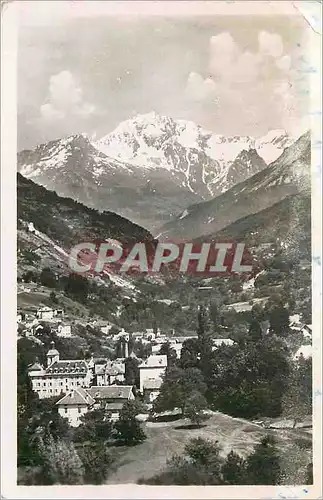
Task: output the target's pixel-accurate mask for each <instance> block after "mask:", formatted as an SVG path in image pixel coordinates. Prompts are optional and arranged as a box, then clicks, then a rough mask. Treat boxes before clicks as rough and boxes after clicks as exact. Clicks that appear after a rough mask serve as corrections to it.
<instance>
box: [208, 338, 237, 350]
mask: <svg viewBox="0 0 323 500" xmlns="http://www.w3.org/2000/svg"><path fill="white" fill-rule="evenodd" d="M212 344H213V347H212V351H214V350H215V349H217V348H218V347H220V346H221V345H233V344H234V340H232V339H212Z"/></svg>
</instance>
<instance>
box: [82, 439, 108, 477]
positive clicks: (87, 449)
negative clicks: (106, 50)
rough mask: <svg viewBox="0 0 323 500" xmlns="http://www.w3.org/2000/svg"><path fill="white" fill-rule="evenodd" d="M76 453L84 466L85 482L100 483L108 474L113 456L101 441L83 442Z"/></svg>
mask: <svg viewBox="0 0 323 500" xmlns="http://www.w3.org/2000/svg"><path fill="white" fill-rule="evenodd" d="M78 454H79V456H80V458H81V460H82V463H83V467H84V483H85V484H102V483H103V482H104V481H105V479H106V477H107V474H108V470H109V467H110V465H111V464H112V462H113V456H112V454H111V452H110V451H109V450H108V449H107V447H106V445H105V444H104V443H102V442H98V443H94V444H93V443H88V444H83V445H82V446H81V447H80V448H79V449H78Z"/></svg>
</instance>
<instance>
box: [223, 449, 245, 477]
mask: <svg viewBox="0 0 323 500" xmlns="http://www.w3.org/2000/svg"><path fill="white" fill-rule="evenodd" d="M221 472H222V476H223V482H224V483H225V484H232V485H236V484H246V464H245V461H244V459H243V458H242V457H240V455H238V454H237V453H235V452H234V451H230V453H229V454H228V455H227V458H226V460H225V462H224V464H223V465H222V468H221Z"/></svg>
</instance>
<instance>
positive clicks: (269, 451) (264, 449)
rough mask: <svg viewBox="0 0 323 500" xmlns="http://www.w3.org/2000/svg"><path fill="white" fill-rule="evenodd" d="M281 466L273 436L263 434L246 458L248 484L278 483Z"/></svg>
mask: <svg viewBox="0 0 323 500" xmlns="http://www.w3.org/2000/svg"><path fill="white" fill-rule="evenodd" d="M280 478H281V468H280V459H279V454H278V450H277V448H276V443H275V440H274V438H272V437H271V436H270V435H267V436H265V437H264V438H263V439H262V440H261V442H260V444H258V445H257V446H256V447H255V449H254V452H253V453H252V454H251V455H249V457H248V459H247V481H248V484H262V485H268V484H270V485H275V484H279V482H280Z"/></svg>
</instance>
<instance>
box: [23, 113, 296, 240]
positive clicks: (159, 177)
mask: <svg viewBox="0 0 323 500" xmlns="http://www.w3.org/2000/svg"><path fill="white" fill-rule="evenodd" d="M147 120H148V122H147ZM149 120H150V122H151V121H153V123H150V122H149ZM137 121H138V122H139V125H138V123H137V122H136V120H135V122H134V121H133V120H132V121H131V120H130V121H128V122H123V123H127V125H126V126H125V125H124V124H123V125H122V124H120V125H119V127H117V128H116V129H115V131H113V132H112V133H111V134H108V136H104V138H102V139H101V140H99V141H97V142H94V141H91V140H90V138H89V137H88V136H87V135H86V134H78V135H72V136H69V137H67V138H63V139H57V140H54V141H50V142H49V143H46V144H42V145H40V146H38V147H37V148H35V149H34V150H32V151H30V150H23V151H21V152H20V153H18V170H19V171H20V173H21V174H22V175H24V176H26V177H27V178H30V179H32V180H34V181H35V182H37V183H38V184H40V185H43V186H45V187H47V188H48V189H49V190H55V191H56V192H57V193H58V194H59V195H60V196H63V197H72V198H73V199H75V200H77V201H79V202H81V203H83V204H85V205H87V206H89V207H91V208H95V209H97V210H100V211H102V210H111V211H114V212H116V213H119V214H120V215H122V216H124V217H126V218H127V219H130V220H133V221H134V222H135V223H138V224H139V225H141V226H144V227H147V228H148V229H150V230H152V229H154V228H157V227H160V226H161V225H162V224H164V223H165V222H167V221H168V220H170V219H171V218H172V217H174V216H175V214H177V213H179V212H180V211H181V210H183V209H185V208H186V206H188V205H191V204H193V203H196V202H201V201H203V200H208V199H210V198H211V197H212V196H215V195H217V194H221V193H222V192H224V191H226V190H227V189H229V188H230V187H232V185H234V184H236V183H237V182H241V180H244V179H245V178H246V177H249V176H251V175H253V174H254V173H256V172H258V171H260V170H262V169H263V168H265V167H266V163H265V161H264V160H263V159H262V158H261V157H260V156H259V154H258V152H257V151H256V150H255V149H254V143H255V141H254V140H253V139H251V138H241V137H239V136H234V137H232V138H229V139H228V138H225V137H224V136H216V135H215V134H212V133H211V132H208V131H205V130H204V129H202V128H201V127H200V126H198V125H196V124H194V123H193V122H187V121H185V120H177V121H176V120H173V119H172V118H169V117H160V116H159V115H156V114H148V115H139V117H137ZM131 123H132V125H131ZM149 124H150V125H149ZM157 125H159V129H158V127H157ZM127 127H128V128H129V127H130V132H131V130H132V128H133V127H135V128H136V127H139V128H138V130H137V128H136V134H135V135H136V137H137V138H138V137H139V136H140V137H141V139H142V137H143V135H144V137H145V138H146V139H145V140H148V142H149V141H150V142H151V146H149V147H150V153H149V154H144V152H143V151H141V153H140V151H137V149H136V148H137V146H136V144H135V143H134V137H135V136H134V135H131V133H130V132H129V130H128V129H127ZM147 127H148V128H147ZM163 127H164V128H163ZM118 130H119V132H120V130H121V131H123V132H122V134H123V135H122V134H121V136H120V137H121V138H120V137H119V139H120V141H119V142H118V144H117V145H118V147H119V148H120V151H121V152H123V157H119V156H118V154H117V153H116V151H115V146H116V144H115V143H114V144H113V147H112V150H107V148H106V143H107V141H108V139H107V138H109V141H110V142H111V140H112V139H113V138H115V137H116V134H117V132H116V131H118ZM127 130H128V132H127ZM140 130H141V132H140ZM147 130H148V132H149V133H150V136H149V134H148V132H147ZM139 132H140V133H139ZM127 134H128V135H127ZM140 134H141V135H140ZM281 134H282V133H281V131H278V132H277V131H276V133H274V132H273V136H274V138H275V141H276V142H277V141H278V143H279V145H281V142H280V140H279V139H277V137H278V138H279V137H281ZM284 137H285V136H284ZM286 137H287V136H286ZM286 137H285V139H286ZM125 138H126V139H127V141H128V142H129V144H130V145H131V148H132V149H131V148H130V149H129V148H128V150H127V147H126V144H125V140H124V139H125ZM119 139H118V140H119ZM211 139H212V141H213V143H212V144H213V146H212V147H210V144H209V142H208V141H210V140H211ZM136 140H137V139H136ZM286 140H287V139H286ZM212 141H211V142H212ZM258 142H259V141H258ZM103 143H104V144H105V146H104V147H102V144H103ZM260 143H261V141H260V142H259V144H260ZM100 144H101V145H100ZM129 144H128V146H129ZM190 146H194V147H190ZM259 147H260V146H259ZM279 147H280V146H279ZM113 148H114V149H113ZM212 148H213V149H212ZM139 149H140V148H139ZM103 150H105V152H103ZM127 151H128V153H129V151H130V153H131V151H132V153H131V154H132V157H128V158H126V157H125V156H124V155H125V154H126V156H127V155H128V153H125V152H127ZM134 151H137V153H136V154H137V157H136V161H134V158H133V153H134ZM242 151H245V153H244V155H243V157H242V156H241V152H242ZM108 153H109V154H108ZM139 153H140V154H139ZM146 153H147V151H146ZM111 154H114V156H111ZM131 154H130V156H131ZM239 155H240V156H239ZM128 156H129V155H128Z"/></svg>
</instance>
